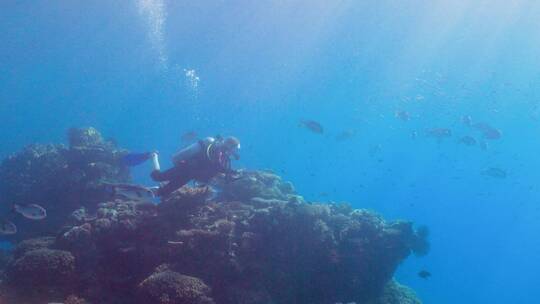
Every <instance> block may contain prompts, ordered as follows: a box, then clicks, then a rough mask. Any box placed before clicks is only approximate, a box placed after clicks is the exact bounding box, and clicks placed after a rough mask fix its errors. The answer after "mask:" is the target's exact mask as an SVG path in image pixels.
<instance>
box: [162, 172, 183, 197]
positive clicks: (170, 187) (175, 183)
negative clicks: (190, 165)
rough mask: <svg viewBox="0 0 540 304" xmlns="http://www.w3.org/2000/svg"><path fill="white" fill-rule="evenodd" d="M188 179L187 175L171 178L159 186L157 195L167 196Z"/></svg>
mask: <svg viewBox="0 0 540 304" xmlns="http://www.w3.org/2000/svg"><path fill="white" fill-rule="evenodd" d="M190 180H191V178H190V177H188V176H178V177H176V178H175V179H171V180H170V181H169V182H168V183H167V184H166V185H164V186H161V187H159V189H158V190H157V195H158V196H167V195H169V194H171V193H172V192H174V191H175V190H177V189H179V188H181V187H182V186H184V185H185V184H187V183H188V182H189V181H190Z"/></svg>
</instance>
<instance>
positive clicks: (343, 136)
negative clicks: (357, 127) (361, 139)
mask: <svg viewBox="0 0 540 304" xmlns="http://www.w3.org/2000/svg"><path fill="white" fill-rule="evenodd" d="M355 135H356V131H354V130H345V131H343V132H341V133H339V134H338V135H336V140H337V141H346V140H349V139H351V138H353V137H354V136H355Z"/></svg>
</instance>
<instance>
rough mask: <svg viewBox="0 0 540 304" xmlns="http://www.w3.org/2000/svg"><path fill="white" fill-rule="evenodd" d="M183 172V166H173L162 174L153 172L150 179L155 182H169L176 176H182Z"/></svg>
mask: <svg viewBox="0 0 540 304" xmlns="http://www.w3.org/2000/svg"><path fill="white" fill-rule="evenodd" d="M184 171H185V168H184V166H174V167H172V168H170V169H169V170H166V171H163V172H161V171H159V170H154V171H152V173H150V177H151V178H152V179H153V180H154V181H156V182H164V181H170V180H173V179H176V178H177V177H178V176H182V175H183V172H184Z"/></svg>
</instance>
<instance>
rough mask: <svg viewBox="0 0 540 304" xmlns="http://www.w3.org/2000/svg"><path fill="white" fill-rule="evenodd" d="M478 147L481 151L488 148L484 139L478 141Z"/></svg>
mask: <svg viewBox="0 0 540 304" xmlns="http://www.w3.org/2000/svg"><path fill="white" fill-rule="evenodd" d="M480 149H482V150H483V151H487V150H488V149H489V145H488V143H487V142H485V141H481V142H480Z"/></svg>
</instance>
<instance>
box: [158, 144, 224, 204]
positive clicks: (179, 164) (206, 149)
mask: <svg viewBox="0 0 540 304" xmlns="http://www.w3.org/2000/svg"><path fill="white" fill-rule="evenodd" d="M195 145H198V146H195ZM189 149H191V150H193V151H194V153H192V155H189V156H188V157H187V158H185V159H173V161H174V163H175V164H174V167H172V168H171V169H169V170H166V171H164V172H161V171H159V170H154V171H153V172H152V174H151V177H152V179H153V180H154V181H158V182H164V181H167V182H168V183H167V184H166V185H164V186H162V187H160V188H159V190H158V191H157V195H158V196H167V195H169V194H170V193H172V192H173V191H175V190H176V189H178V188H180V187H182V186H184V185H185V184H187V183H188V182H189V181H191V180H196V181H200V182H208V181H209V180H210V179H212V178H213V177H215V176H217V175H218V174H220V173H224V174H230V173H234V170H232V169H231V161H230V158H229V156H228V155H227V154H226V153H224V151H223V150H222V149H220V147H219V145H217V144H216V142H215V140H214V139H213V138H207V139H205V140H200V141H199V142H198V143H195V144H193V145H192V146H190V147H188V148H186V149H184V150H182V151H180V152H179V153H178V154H181V153H183V151H187V152H188V154H189V153H190V151H189Z"/></svg>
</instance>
